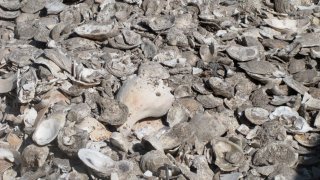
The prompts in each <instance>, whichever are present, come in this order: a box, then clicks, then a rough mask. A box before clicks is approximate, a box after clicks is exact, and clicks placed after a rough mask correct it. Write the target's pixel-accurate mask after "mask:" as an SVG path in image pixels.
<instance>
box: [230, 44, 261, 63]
mask: <svg viewBox="0 0 320 180" xmlns="http://www.w3.org/2000/svg"><path fill="white" fill-rule="evenodd" d="M226 51H227V53H228V54H229V56H230V57H231V58H233V59H235V60H237V61H240V62H244V61H250V60H253V59H257V58H258V57H259V49H258V48H257V47H256V46H250V47H243V46H230V47H228V48H227V49H226Z"/></svg>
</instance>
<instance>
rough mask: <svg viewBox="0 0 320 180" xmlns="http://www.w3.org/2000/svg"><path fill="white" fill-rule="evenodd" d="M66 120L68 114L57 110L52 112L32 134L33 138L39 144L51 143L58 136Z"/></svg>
mask: <svg viewBox="0 0 320 180" xmlns="http://www.w3.org/2000/svg"><path fill="white" fill-rule="evenodd" d="M65 121H66V114H65V113H62V112H56V113H53V114H51V115H50V116H49V117H48V118H47V119H45V120H43V121H41V122H40V123H39V124H38V126H37V128H36V130H35V131H34V133H33V135H32V139H33V141H34V142H36V143H37V144H38V145H40V146H43V145H46V144H49V143H50V142H51V141H53V140H54V139H55V138H56V137H57V136H58V133H59V131H60V129H61V128H63V126H64V124H65Z"/></svg>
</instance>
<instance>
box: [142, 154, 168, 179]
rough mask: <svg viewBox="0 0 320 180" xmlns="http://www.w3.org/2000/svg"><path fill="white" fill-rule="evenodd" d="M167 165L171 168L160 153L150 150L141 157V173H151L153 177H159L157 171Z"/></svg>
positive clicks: (166, 158) (164, 156)
mask: <svg viewBox="0 0 320 180" xmlns="http://www.w3.org/2000/svg"><path fill="white" fill-rule="evenodd" d="M165 164H167V165H171V166H173V163H172V162H171V161H170V159H169V158H168V157H167V156H166V155H165V154H164V153H163V152H161V151H157V150H152V151H150V152H148V153H146V154H144V155H143V156H142V157H141V160H140V168H141V170H142V171H143V172H146V171H148V170H149V171H151V172H152V173H153V174H155V175H159V171H160V169H161V168H163V167H164V166H165Z"/></svg>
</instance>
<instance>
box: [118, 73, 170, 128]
mask: <svg viewBox="0 0 320 180" xmlns="http://www.w3.org/2000/svg"><path fill="white" fill-rule="evenodd" d="M117 99H118V100H119V101H120V102H121V103H123V104H125V105H126V106H127V107H128V109H129V116H128V120H127V121H126V122H125V124H123V125H122V126H121V127H120V131H123V130H127V131H130V130H131V128H132V126H133V125H134V124H135V123H136V122H137V121H139V120H141V119H143V118H146V117H161V116H163V115H165V114H166V113H167V111H168V110H169V108H170V107H171V105H172V103H173V101H174V97H173V95H172V94H171V93H170V88H169V87H167V86H166V85H164V83H163V81H162V80H160V79H151V78H147V77H140V76H133V77H131V78H130V79H128V80H127V81H126V82H125V83H124V84H123V86H122V87H121V88H120V90H119V92H118V94H117ZM154 102H157V103H156V104H155V103H154Z"/></svg>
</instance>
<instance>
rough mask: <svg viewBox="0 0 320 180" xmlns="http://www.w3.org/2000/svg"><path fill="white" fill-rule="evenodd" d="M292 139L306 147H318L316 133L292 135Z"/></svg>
mask: <svg viewBox="0 0 320 180" xmlns="http://www.w3.org/2000/svg"><path fill="white" fill-rule="evenodd" d="M294 139H295V140H296V141H298V143H300V144H301V145H303V146H306V147H316V146H319V145H320V135H319V134H318V133H303V134H296V135H294Z"/></svg>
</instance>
